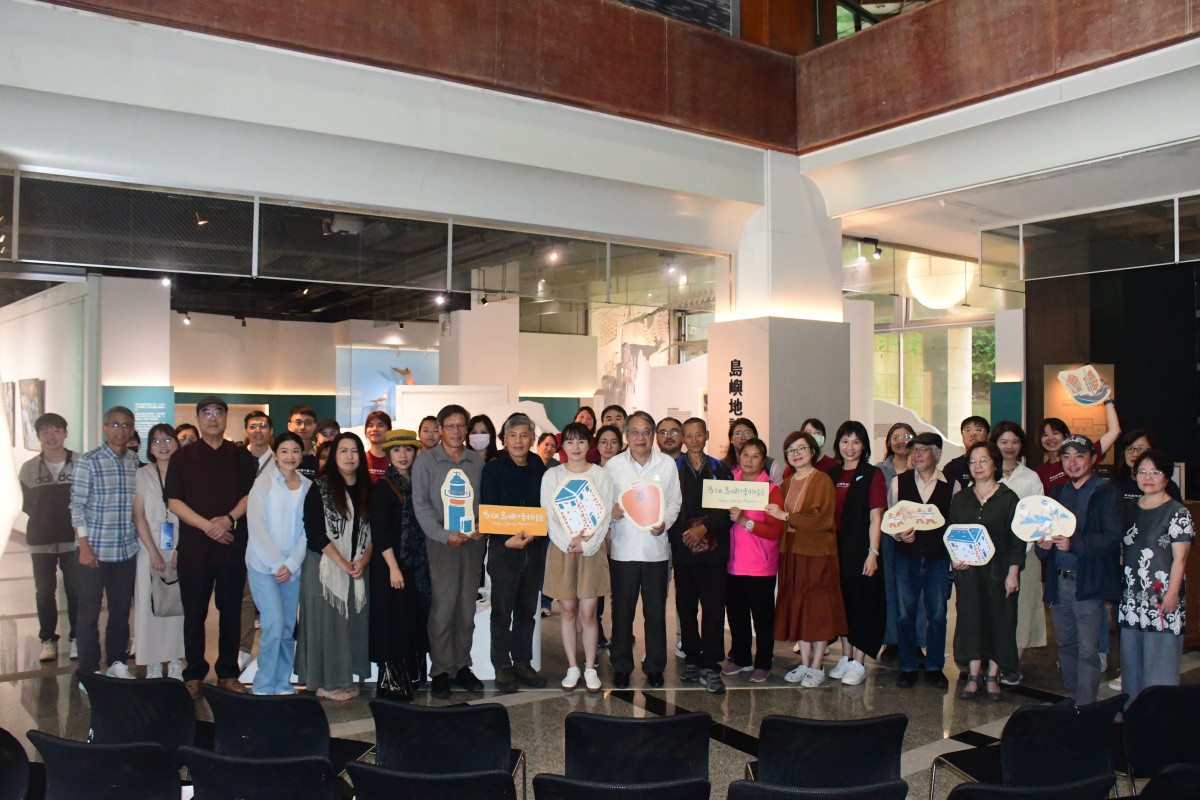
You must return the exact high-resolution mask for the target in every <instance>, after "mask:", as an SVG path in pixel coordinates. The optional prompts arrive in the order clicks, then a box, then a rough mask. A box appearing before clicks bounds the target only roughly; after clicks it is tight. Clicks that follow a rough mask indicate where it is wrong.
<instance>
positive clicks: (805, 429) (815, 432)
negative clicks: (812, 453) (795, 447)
mask: <svg viewBox="0 0 1200 800" xmlns="http://www.w3.org/2000/svg"><path fill="white" fill-rule="evenodd" d="M800 431H801V432H802V433H807V434H808V435H809V436H811V437H813V440H814V441H816V443H817V452H816V456H817V458H816V460H815V461H813V466H814V467H816V468H817V469H818V470H820V471H821V472H829V470H830V469H831V468H832V467H833V466H834V465H835V464H837V459H835V458H834V457H833V456H827V455H825V454H824V453H822V452H821V448H822V447H824V446H825V423H824V422H821V420H819V419H817V418H816V417H809V418H808V419H806V420H804V424H803V425H801V426H800Z"/></svg>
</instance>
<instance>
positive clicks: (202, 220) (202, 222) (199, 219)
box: [195, 211, 208, 226]
mask: <svg viewBox="0 0 1200 800" xmlns="http://www.w3.org/2000/svg"><path fill="white" fill-rule="evenodd" d="M195 214H196V224H197V225H200V226H204V225H207V224H208V220H206V219H205V218H204V217H202V216H200V212H199V211H196V212H195Z"/></svg>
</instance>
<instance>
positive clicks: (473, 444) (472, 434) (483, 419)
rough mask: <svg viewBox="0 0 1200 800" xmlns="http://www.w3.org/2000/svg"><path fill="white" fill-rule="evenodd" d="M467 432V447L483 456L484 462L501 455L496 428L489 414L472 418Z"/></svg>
mask: <svg viewBox="0 0 1200 800" xmlns="http://www.w3.org/2000/svg"><path fill="white" fill-rule="evenodd" d="M467 431H468V434H467V446H468V447H470V448H471V449H472V450H474V451H475V452H476V453H479V455H481V456H483V460H484V461H491V460H492V459H493V458H495V457H496V456H497V455H499V454H500V450H499V448H497V447H496V426H495V425H493V424H492V418H491V417H489V416H488V415H487V414H478V415H476V416H474V417H471V420H470V421H469V422H468V423H467Z"/></svg>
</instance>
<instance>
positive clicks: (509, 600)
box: [487, 536, 546, 669]
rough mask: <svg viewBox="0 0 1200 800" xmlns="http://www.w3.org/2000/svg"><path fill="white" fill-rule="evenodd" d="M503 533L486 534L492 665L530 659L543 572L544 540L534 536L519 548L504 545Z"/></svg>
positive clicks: (497, 667) (498, 665)
mask: <svg viewBox="0 0 1200 800" xmlns="http://www.w3.org/2000/svg"><path fill="white" fill-rule="evenodd" d="M507 539H508V537H506V536H489V537H488V557H487V571H488V574H489V575H491V576H492V666H493V667H495V668H496V669H500V668H501V667H511V666H512V665H513V664H528V663H529V662H531V661H532V660H533V628H534V622H535V620H536V618H537V610H538V593H539V592H541V590H542V576H543V575H545V574H546V559H545V556H544V555H543V553H544V552H545V546H546V543H545V542H543V541H541V540H540V539H535V540H533V541H532V542H530V543H529V544H527V545H525V547H524V548H522V549H520V550H510V549H509V548H507V547H505V546H504V542H505V541H506V540H507Z"/></svg>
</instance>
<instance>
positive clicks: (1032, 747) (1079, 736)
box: [1000, 694, 1126, 786]
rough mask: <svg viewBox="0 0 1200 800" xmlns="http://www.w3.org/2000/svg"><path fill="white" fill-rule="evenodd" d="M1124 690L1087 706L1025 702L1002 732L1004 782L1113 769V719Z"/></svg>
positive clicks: (1037, 781)
mask: <svg viewBox="0 0 1200 800" xmlns="http://www.w3.org/2000/svg"><path fill="white" fill-rule="evenodd" d="M1125 699H1126V696H1125V695H1123V694H1122V695H1117V696H1116V697H1110V698H1109V699H1107V700H1102V701H1100V702H1098V703H1092V704H1090V705H1087V706H1079V707H1075V706H1024V707H1023V708H1019V709H1017V710H1016V711H1014V712H1013V715H1012V716H1011V717H1009V719H1008V722H1007V723H1006V724H1005V725H1004V731H1003V732H1002V733H1001V734H1000V772H1001V774H1002V775H1003V779H1004V785H1005V786H1046V785H1049V784H1062V783H1067V782H1071V781H1082V780H1085V779H1087V778H1094V777H1096V776H1100V775H1108V776H1111V775H1112V772H1113V751H1112V724H1113V718H1114V717H1116V715H1117V712H1118V711H1120V710H1121V707H1122V705H1123V704H1124V702H1125Z"/></svg>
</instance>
